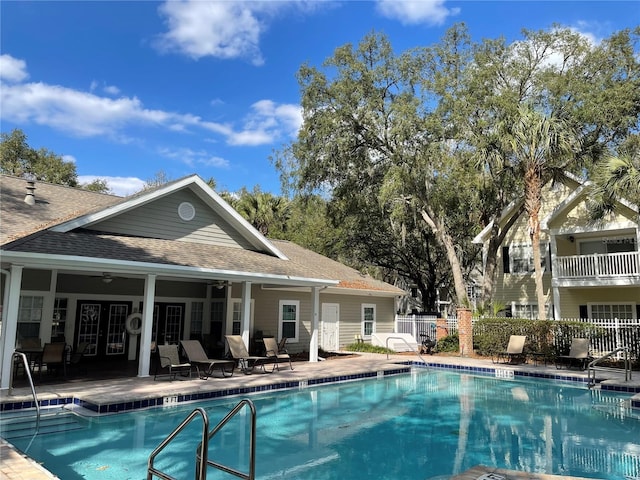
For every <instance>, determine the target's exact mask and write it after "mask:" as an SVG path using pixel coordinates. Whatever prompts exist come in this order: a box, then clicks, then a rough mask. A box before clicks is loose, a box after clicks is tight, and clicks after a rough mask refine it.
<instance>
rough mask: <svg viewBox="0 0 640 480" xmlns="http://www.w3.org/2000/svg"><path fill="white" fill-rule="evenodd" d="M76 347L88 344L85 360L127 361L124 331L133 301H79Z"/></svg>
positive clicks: (125, 333)
mask: <svg viewBox="0 0 640 480" xmlns="http://www.w3.org/2000/svg"><path fill="white" fill-rule="evenodd" d="M77 312H78V313H77V315H76V338H75V345H76V346H77V345H79V344H80V343H82V342H86V343H87V344H88V347H87V349H86V350H85V354H84V356H85V357H88V358H94V359H96V360H104V359H107V358H108V359H119V360H122V359H125V358H126V355H127V345H128V335H127V331H126V329H125V323H126V321H127V316H128V315H129V312H131V302H112V301H90V300H89V301H78V308H77Z"/></svg>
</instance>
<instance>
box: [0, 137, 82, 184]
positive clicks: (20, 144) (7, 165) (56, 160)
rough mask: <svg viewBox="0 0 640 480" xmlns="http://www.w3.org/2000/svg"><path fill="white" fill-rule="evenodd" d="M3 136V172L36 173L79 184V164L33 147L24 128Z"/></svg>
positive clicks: (0, 158) (42, 178) (45, 178)
mask: <svg viewBox="0 0 640 480" xmlns="http://www.w3.org/2000/svg"><path fill="white" fill-rule="evenodd" d="M0 138H1V142H0V172H2V173H5V174H7V175H14V176H16V177H21V176H24V175H33V176H34V177H35V179H36V180H40V181H43V182H49V183H56V184H60V185H67V186H69V187H77V186H78V175H77V174H76V165H75V163H73V162H66V161H64V160H63V159H62V157H61V156H59V155H56V154H55V153H53V152H50V151H48V150H46V149H44V148H41V149H39V150H35V149H34V148H31V147H30V146H29V145H28V144H27V136H26V135H25V134H24V132H23V131H22V130H19V129H15V130H13V131H12V132H11V133H10V134H7V133H2V134H0Z"/></svg>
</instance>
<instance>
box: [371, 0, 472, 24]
mask: <svg viewBox="0 0 640 480" xmlns="http://www.w3.org/2000/svg"><path fill="white" fill-rule="evenodd" d="M444 4H445V0H378V1H377V6H376V8H377V10H378V12H380V14H382V15H383V16H385V17H388V18H391V19H394V20H398V21H400V23H402V24H403V25H417V24H421V23H425V24H427V25H442V24H443V23H444V22H445V20H446V19H447V18H448V17H450V16H453V15H457V14H458V13H459V12H460V9H459V8H446V7H445V6H444Z"/></svg>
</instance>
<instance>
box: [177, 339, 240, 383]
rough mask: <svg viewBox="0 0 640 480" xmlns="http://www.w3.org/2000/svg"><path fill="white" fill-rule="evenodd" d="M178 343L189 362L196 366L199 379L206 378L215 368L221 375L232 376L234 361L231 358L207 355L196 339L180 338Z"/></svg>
mask: <svg viewBox="0 0 640 480" xmlns="http://www.w3.org/2000/svg"><path fill="white" fill-rule="evenodd" d="M180 344H181V345H182V349H183V350H184V353H185V355H186V356H187V358H188V359H189V362H191V364H192V365H193V366H194V367H196V370H197V371H198V377H200V378H201V379H203V380H206V379H207V378H209V377H212V376H213V371H214V370H215V369H216V368H217V369H218V370H220V372H222V376H223V377H232V376H233V369H234V368H235V362H234V361H233V360H224V359H220V360H218V359H215V358H209V357H207V353H206V352H205V351H204V348H202V344H201V343H200V342H199V341H198V340H180ZM225 367H226V368H225ZM201 369H202V370H201Z"/></svg>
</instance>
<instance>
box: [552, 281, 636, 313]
mask: <svg viewBox="0 0 640 480" xmlns="http://www.w3.org/2000/svg"><path fill="white" fill-rule="evenodd" d="M560 297H561V299H562V301H561V303H560V314H561V316H562V317H563V318H579V317H580V308H579V306H580V305H588V304H594V303H603V304H604V303H634V304H636V305H637V304H640V287H629V288H620V287H610V288H604V287H603V288H572V289H568V288H567V289H562V290H561V291H560Z"/></svg>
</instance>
